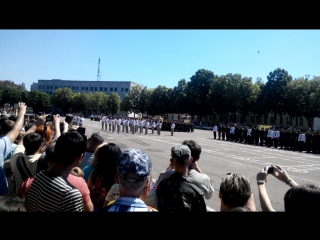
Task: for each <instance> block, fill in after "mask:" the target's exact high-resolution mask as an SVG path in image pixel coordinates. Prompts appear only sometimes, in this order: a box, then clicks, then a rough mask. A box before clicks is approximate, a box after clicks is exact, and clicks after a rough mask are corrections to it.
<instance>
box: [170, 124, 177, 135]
mask: <svg viewBox="0 0 320 240" xmlns="http://www.w3.org/2000/svg"><path fill="white" fill-rule="evenodd" d="M175 126H176V125H175V124H174V122H173V123H171V136H173V133H174V128H175Z"/></svg>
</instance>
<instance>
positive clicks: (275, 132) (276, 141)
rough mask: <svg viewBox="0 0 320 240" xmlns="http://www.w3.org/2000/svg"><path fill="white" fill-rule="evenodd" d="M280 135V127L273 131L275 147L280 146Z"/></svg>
mask: <svg viewBox="0 0 320 240" xmlns="http://www.w3.org/2000/svg"><path fill="white" fill-rule="evenodd" d="M279 137H280V131H279V130H278V128H277V129H276V131H274V132H273V143H274V148H278V145H279Z"/></svg>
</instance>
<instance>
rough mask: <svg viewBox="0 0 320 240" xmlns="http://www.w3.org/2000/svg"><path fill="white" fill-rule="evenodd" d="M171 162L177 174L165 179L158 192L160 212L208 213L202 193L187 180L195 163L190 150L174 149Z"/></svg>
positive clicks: (182, 147)
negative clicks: (189, 168)
mask: <svg viewBox="0 0 320 240" xmlns="http://www.w3.org/2000/svg"><path fill="white" fill-rule="evenodd" d="M170 161H171V163H172V164H173V165H174V168H175V172H174V173H173V174H172V175H171V176H170V177H168V178H165V179H163V180H162V181H161V182H160V183H159V185H158V187H157V190H156V193H157V202H158V210H159V212H190V211H191V212H206V211H207V209H206V204H205V202H204V199H203V196H202V195H203V194H202V191H201V190H200V189H199V188H198V187H197V186H195V185H194V184H193V183H191V182H190V181H188V180H187V177H188V166H189V164H190V163H192V161H193V158H192V156H191V151H190V148H189V147H188V146H187V145H179V146H177V147H173V148H172V149H171V159H170Z"/></svg>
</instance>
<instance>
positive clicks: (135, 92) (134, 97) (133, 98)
mask: <svg viewBox="0 0 320 240" xmlns="http://www.w3.org/2000/svg"><path fill="white" fill-rule="evenodd" d="M141 91H142V88H141V87H140V86H133V87H132V88H131V90H130V92H129V94H128V95H129V99H130V102H131V107H132V108H131V112H133V113H134V116H135V115H136V114H139V113H140V112H141V111H140V109H141V106H140V104H141V101H140V97H141Z"/></svg>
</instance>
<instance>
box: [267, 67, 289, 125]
mask: <svg viewBox="0 0 320 240" xmlns="http://www.w3.org/2000/svg"><path fill="white" fill-rule="evenodd" d="M267 79H268V81H267V83H266V87H265V91H266V92H265V94H266V104H267V107H269V110H270V111H272V112H273V114H274V118H273V121H274V122H273V124H275V121H276V116H277V114H283V113H285V108H284V102H285V101H284V98H285V87H286V86H287V84H288V83H289V82H291V81H292V76H291V75H289V74H288V72H287V71H285V70H284V69H280V68H277V69H276V70H274V71H273V72H270V73H269V75H268V76H267Z"/></svg>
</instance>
